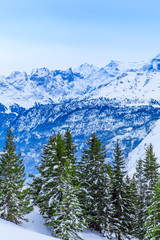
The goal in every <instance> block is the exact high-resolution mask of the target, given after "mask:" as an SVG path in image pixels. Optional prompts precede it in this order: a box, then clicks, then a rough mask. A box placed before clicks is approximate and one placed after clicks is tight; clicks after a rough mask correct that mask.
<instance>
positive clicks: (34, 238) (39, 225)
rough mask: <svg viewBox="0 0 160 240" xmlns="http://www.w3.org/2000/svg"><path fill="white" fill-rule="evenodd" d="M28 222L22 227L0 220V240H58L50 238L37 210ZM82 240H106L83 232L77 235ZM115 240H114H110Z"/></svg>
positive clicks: (31, 214) (88, 232)
mask: <svg viewBox="0 0 160 240" xmlns="http://www.w3.org/2000/svg"><path fill="white" fill-rule="evenodd" d="M27 218H28V220H29V222H27V223H26V222H23V224H22V226H17V225H15V224H14V223H11V222H8V221H5V220H2V219H0V239H1V240H58V238H54V237H52V236H51V234H50V232H49V230H47V228H46V227H45V226H44V225H43V224H44V220H43V218H42V216H41V215H40V214H39V211H38V208H35V210H34V211H33V212H32V213H30V214H29V215H28V216H27ZM79 235H80V236H81V237H83V239H84V240H107V238H104V237H103V236H102V235H101V234H98V233H96V232H91V231H85V232H83V233H80V234H79ZM112 240H116V239H114V238H113V239H112Z"/></svg>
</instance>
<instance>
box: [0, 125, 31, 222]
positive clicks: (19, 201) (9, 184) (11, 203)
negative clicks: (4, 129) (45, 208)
mask: <svg viewBox="0 0 160 240" xmlns="http://www.w3.org/2000/svg"><path fill="white" fill-rule="evenodd" d="M24 182H25V167H24V164H23V159H22V158H21V155H20V154H17V153H16V145H15V143H14V136H13V134H12V131H11V129H10V130H9V131H8V133H7V136H6V144H5V147H4V149H3V152H2V154H1V157H0V191H1V194H0V216H1V217H2V218H3V219H6V220H8V221H11V222H14V223H16V224H20V223H21V220H27V219H26V218H25V214H27V213H29V212H31V211H32V209H33V207H32V205H31V204H30V197H29V194H28V191H29V189H28V188H25V187H24Z"/></svg>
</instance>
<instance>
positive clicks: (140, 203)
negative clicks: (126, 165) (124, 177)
mask: <svg viewBox="0 0 160 240" xmlns="http://www.w3.org/2000/svg"><path fill="white" fill-rule="evenodd" d="M135 181H136V187H137V208H136V220H137V227H136V237H137V238H138V239H140V240H143V239H144V235H145V232H146V228H145V226H144V223H145V221H146V218H147V215H148V213H147V206H146V197H147V196H146V189H147V183H146V180H145V177H144V172H143V160H142V159H139V160H138V162H137V166H136V173H135Z"/></svg>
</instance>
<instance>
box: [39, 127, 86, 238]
mask: <svg viewBox="0 0 160 240" xmlns="http://www.w3.org/2000/svg"><path fill="white" fill-rule="evenodd" d="M67 136H69V132H67V133H66V135H65V140H64V138H63V137H62V135H61V134H60V133H58V135H57V136H55V135H53V136H52V137H51V138H50V140H49V142H48V143H47V145H46V146H45V147H44V150H43V154H42V160H41V164H40V165H39V166H38V170H39V179H41V181H42V184H41V189H40V192H39V196H38V205H39V207H40V211H41V213H42V214H43V216H44V218H45V220H46V225H48V226H50V228H51V230H52V233H53V235H54V236H56V237H59V238H62V239H65V240H73V239H81V238H80V237H79V235H78V233H77V232H78V231H82V230H83V228H84V227H85V222H84V219H83V216H82V211H81V208H80V206H79V201H78V198H77V191H78V190H77V188H76V186H75V185H73V184H72V180H73V176H72V174H73V173H74V168H75V167H74V166H72V165H74V164H75V160H74V156H73V153H74V151H71V152H70V154H68V152H69V147H68V145H66V142H69V140H68V137H67ZM67 140H68V141H67ZM70 140H72V138H70ZM70 147H71V148H73V149H74V147H73V143H70ZM73 149H72V150H73Z"/></svg>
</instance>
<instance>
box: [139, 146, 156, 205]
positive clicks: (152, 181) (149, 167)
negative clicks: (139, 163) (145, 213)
mask: <svg viewBox="0 0 160 240" xmlns="http://www.w3.org/2000/svg"><path fill="white" fill-rule="evenodd" d="M159 167H160V166H159V164H158V163H157V158H156V156H155V154H154V152H153V146H152V144H150V145H149V146H148V147H147V149H146V153H145V158H144V161H143V172H144V178H145V182H146V183H147V189H146V195H147V198H146V205H147V206H150V202H151V199H152V197H153V191H154V188H155V186H156V183H157V181H158V177H159V172H158V168H159Z"/></svg>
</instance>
